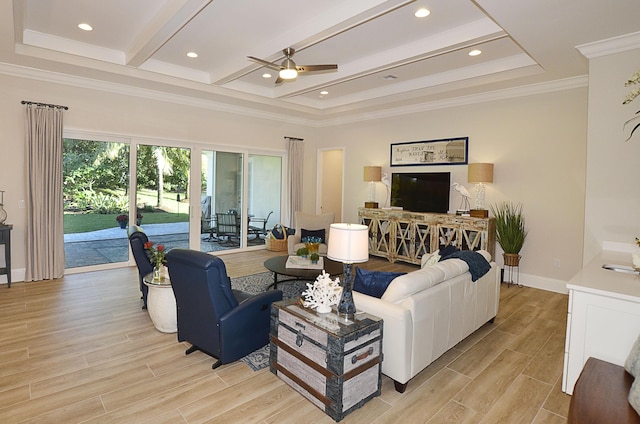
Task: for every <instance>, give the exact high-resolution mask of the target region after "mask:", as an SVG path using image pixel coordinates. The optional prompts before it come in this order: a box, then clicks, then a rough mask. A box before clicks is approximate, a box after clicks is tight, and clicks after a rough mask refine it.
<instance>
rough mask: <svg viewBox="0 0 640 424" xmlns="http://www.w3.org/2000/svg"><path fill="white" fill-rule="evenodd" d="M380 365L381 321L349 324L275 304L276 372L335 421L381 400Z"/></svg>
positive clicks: (296, 306)
mask: <svg viewBox="0 0 640 424" xmlns="http://www.w3.org/2000/svg"><path fill="white" fill-rule="evenodd" d="M381 362H382V320H381V319H379V318H376V317H373V316H371V315H368V314H358V315H357V316H356V318H355V319H354V320H348V321H347V320H345V319H344V318H340V317H338V315H337V314H336V313H335V311H333V312H331V313H328V314H318V313H316V312H315V311H314V310H312V309H306V308H304V307H302V306H301V305H300V304H299V303H296V302H294V301H283V302H276V303H274V304H273V307H272V308H271V352H270V369H271V372H273V373H274V374H276V375H277V376H278V377H280V378H281V379H282V380H284V381H285V382H286V383H287V384H289V385H290V386H291V387H293V388H294V389H296V390H297V391H298V392H300V393H301V394H302V395H303V396H305V397H306V398H307V399H309V400H310V401H311V402H312V403H313V404H314V405H316V406H317V407H318V408H320V409H322V410H323V411H324V412H325V413H326V414H327V415H329V416H330V417H331V418H333V419H334V420H335V421H340V420H342V418H344V417H345V416H346V415H347V414H349V413H350V412H351V411H353V410H356V409H358V408H360V407H361V406H362V405H364V403H366V402H367V401H368V400H370V399H372V398H374V397H375V396H379V395H380V390H381V373H380V370H381Z"/></svg>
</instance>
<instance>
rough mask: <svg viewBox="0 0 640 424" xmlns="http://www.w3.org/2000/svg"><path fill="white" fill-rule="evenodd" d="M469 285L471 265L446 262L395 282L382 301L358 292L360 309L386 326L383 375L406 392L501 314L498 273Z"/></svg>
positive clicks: (494, 268) (492, 271)
mask: <svg viewBox="0 0 640 424" xmlns="http://www.w3.org/2000/svg"><path fill="white" fill-rule="evenodd" d="M479 253H481V254H482V255H483V256H484V257H485V259H487V261H489V263H490V265H491V269H490V270H489V272H488V273H486V274H485V275H484V276H482V277H481V278H479V279H478V280H477V281H475V282H472V281H471V274H470V273H469V271H468V270H469V267H468V265H467V263H466V262H465V261H463V260H461V259H447V260H444V261H442V262H438V263H437V264H435V265H431V266H425V267H424V268H421V269H419V270H416V271H412V272H410V273H408V274H405V275H402V276H399V277H396V278H395V279H394V280H393V281H392V282H391V283H390V284H389V286H388V287H387V289H386V291H385V292H384V294H383V296H382V297H381V298H380V299H378V298H376V297H372V296H368V295H365V294H362V293H358V292H354V293H353V297H354V301H355V304H356V308H357V309H358V310H361V311H365V312H368V313H370V314H372V315H375V316H377V317H380V318H382V319H383V320H384V324H383V338H382V340H383V353H384V357H383V362H382V373H383V374H385V375H386V376H388V377H390V378H392V379H393V380H394V382H395V387H396V390H397V391H398V392H400V393H402V392H404V390H405V389H406V387H407V383H408V382H409V380H410V379H411V378H412V377H414V376H415V375H416V374H418V373H419V372H420V371H422V370H423V369H424V368H426V367H427V366H428V365H429V364H430V363H432V362H433V361H435V360H436V359H438V358H439V357H440V356H441V355H442V354H443V353H445V352H446V351H447V350H449V349H451V348H452V347H453V346H455V345H456V344H457V343H459V342H460V341H461V340H462V339H464V338H465V337H467V336H468V335H470V334H471V333H473V332H474V331H476V330H477V329H478V328H480V327H481V326H483V325H484V324H485V323H487V322H489V321H491V322H492V321H493V319H494V318H495V316H496V314H497V313H498V301H499V296H500V273H499V272H498V267H497V265H496V263H495V262H491V255H490V254H489V253H488V252H485V251H480V252H479Z"/></svg>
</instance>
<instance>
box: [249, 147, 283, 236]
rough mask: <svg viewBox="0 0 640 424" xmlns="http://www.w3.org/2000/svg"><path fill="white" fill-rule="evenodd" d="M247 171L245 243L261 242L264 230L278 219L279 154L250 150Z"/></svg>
mask: <svg viewBox="0 0 640 424" xmlns="http://www.w3.org/2000/svg"><path fill="white" fill-rule="evenodd" d="M248 171H249V172H248V191H247V193H248V202H247V205H248V212H249V227H248V230H247V245H248V246H257V245H263V244H264V237H265V236H266V233H267V231H268V230H270V229H271V228H273V226H274V225H275V224H279V223H280V222H281V219H280V205H281V204H282V200H281V197H282V195H281V187H282V158H281V157H280V156H267V155H254V154H250V155H249V169H248Z"/></svg>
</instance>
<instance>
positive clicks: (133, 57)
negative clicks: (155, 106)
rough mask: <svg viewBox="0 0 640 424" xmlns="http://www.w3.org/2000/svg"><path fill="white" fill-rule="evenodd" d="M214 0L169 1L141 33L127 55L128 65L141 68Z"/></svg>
mask: <svg viewBox="0 0 640 424" xmlns="http://www.w3.org/2000/svg"><path fill="white" fill-rule="evenodd" d="M211 1H212V0H180V1H178V0H169V1H167V2H166V3H165V6H164V8H163V9H162V11H161V12H160V13H159V14H158V15H157V16H156V17H155V18H154V19H153V20H152V21H151V22H150V23H149V25H147V27H146V28H145V29H144V30H143V31H141V33H140V35H139V36H138V37H137V38H136V39H135V40H134V41H133V43H131V47H130V48H129V50H128V51H127V54H126V62H127V65H129V66H133V67H136V68H137V67H139V66H140V65H142V64H143V63H144V62H146V61H147V60H148V59H149V58H150V57H151V56H152V55H153V54H154V53H155V52H156V51H158V49H160V48H161V47H162V46H164V45H165V43H167V42H168V41H169V40H171V38H173V36H174V35H175V34H177V33H178V31H180V30H181V29H182V28H183V27H184V26H185V25H186V24H188V23H189V21H191V20H192V19H193V18H194V17H196V16H197V15H198V14H199V13H200V12H201V11H202V10H203V9H204V8H205V7H207V5H209V3H211Z"/></svg>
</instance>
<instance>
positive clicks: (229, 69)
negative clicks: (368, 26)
mask: <svg viewBox="0 0 640 424" xmlns="http://www.w3.org/2000/svg"><path fill="white" fill-rule="evenodd" d="M415 1H416V0H377V1H375V2H372V1H371V0H358V1H355V0H351V1H348V2H343V3H341V4H340V7H339V8H333V9H331V10H327V11H326V12H325V13H323V14H321V15H317V16H313V17H311V18H310V19H308V20H305V21H299V22H297V23H296V24H295V25H294V26H292V28H290V29H288V30H287V31H285V32H282V33H280V34H275V35H274V34H268V35H269V37H265V42H264V43H262V44H259V45H256V46H255V48H252V51H251V52H239V54H238V56H236V57H235V58H226V60H225V61H224V62H221V63H220V66H219V67H218V68H217V69H215V70H214V71H213V72H212V75H217V77H214V81H213V83H214V84H226V83H228V82H230V81H233V80H235V79H238V78H241V77H242V76H244V75H246V74H248V73H251V72H253V71H254V70H256V69H258V68H259V67H260V66H261V65H258V64H252V63H251V62H249V61H248V60H247V56H249V55H250V56H255V57H259V58H261V59H264V60H268V61H271V62H279V61H281V60H282V59H283V58H284V56H283V55H282V53H281V51H282V49H284V48H286V47H293V48H295V49H296V51H297V52H301V51H303V50H304V49H306V48H308V47H311V46H313V45H314V44H317V43H320V42H322V41H324V40H327V39H329V38H331V37H334V36H336V35H338V34H340V33H343V32H345V31H348V30H349V29H351V28H354V27H356V26H358V25H361V24H363V23H365V22H367V21H370V20H372V19H376V18H378V17H380V16H383V15H385V14H387V13H390V12H392V11H394V10H396V9H398V8H399V7H403V6H406V5H407V4H410V3H413V2H415ZM274 52H277V53H274Z"/></svg>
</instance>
